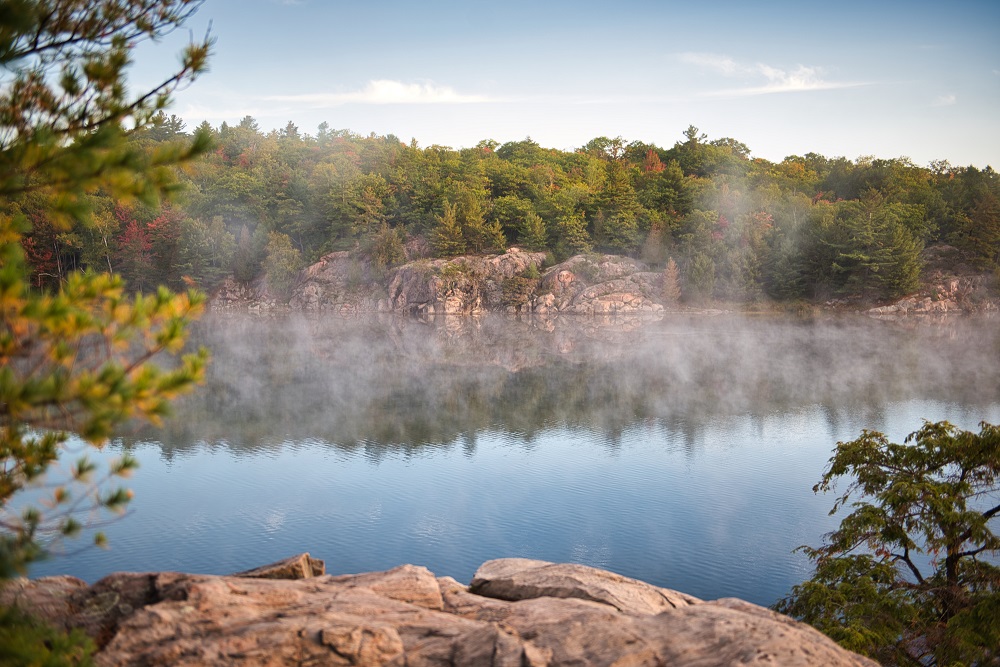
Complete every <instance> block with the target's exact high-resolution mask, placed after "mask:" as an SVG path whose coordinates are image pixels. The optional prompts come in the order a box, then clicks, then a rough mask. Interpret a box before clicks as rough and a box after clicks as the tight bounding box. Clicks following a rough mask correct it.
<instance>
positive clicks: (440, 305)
mask: <svg viewBox="0 0 1000 667" xmlns="http://www.w3.org/2000/svg"><path fill="white" fill-rule="evenodd" d="M945 248H946V247H945ZM927 255H928V258H929V261H930V262H931V264H930V266H937V267H940V266H947V265H948V262H944V261H942V260H941V257H945V258H948V257H950V255H948V253H947V252H946V250H942V247H935V248H933V249H929V250H928V251H927ZM544 262H545V255H544V254H543V253H532V252H525V251H522V250H519V249H518V248H511V249H509V250H508V251H507V252H505V253H503V254H501V255H484V256H478V255H477V256H471V255H470V256H463V257H456V258H453V259H433V260H431V259H425V260H418V261H415V262H410V263H408V264H404V265H402V266H399V267H396V268H394V269H391V270H388V271H384V272H379V271H377V270H375V269H374V268H373V267H372V266H371V265H370V264H369V263H367V262H366V261H365V260H363V259H360V258H358V257H356V256H353V255H352V254H350V253H348V252H334V253H330V254H328V255H325V256H324V257H322V258H321V259H320V260H319V261H318V262H316V263H315V264H313V265H311V266H309V267H307V268H306V269H304V270H303V271H302V272H301V273H300V275H299V278H298V280H297V282H296V284H295V286H294V288H293V290H292V292H291V294H290V295H288V296H287V297H286V298H279V297H277V296H275V295H274V294H272V293H271V291H270V290H269V289H268V286H267V282H266V280H260V281H257V282H255V283H253V284H250V285H242V284H239V283H236V282H235V281H233V280H232V279H230V280H227V281H226V282H225V283H224V284H223V285H222V286H221V287H220V288H219V289H218V290H216V292H215V293H214V294H213V295H212V298H211V301H210V302H211V306H212V308H213V309H214V310H246V311H249V312H255V313H267V312H281V311H286V310H290V311H306V312H310V311H313V312H332V313H336V314H340V315H354V314H358V313H396V314H405V315H417V316H435V315H479V314H483V313H487V312H492V313H496V312H499V313H511V314H518V315H537V316H540V317H554V316H558V315H562V314H567V315H590V316H601V317H616V316H622V315H625V316H655V317H659V316H662V314H663V313H664V312H671V311H681V312H709V313H711V312H720V311H719V308H720V306H719V305H718V304H708V305H707V306H705V305H701V306H700V307H694V306H691V305H689V304H683V303H681V302H679V301H678V300H677V297H676V294H677V285H676V284H673V285H671V284H670V282H671V281H672V280H676V278H675V277H674V278H670V277H667V276H666V273H665V272H663V271H652V270H650V268H649V267H648V266H647V265H646V264H644V263H642V262H640V261H638V260H635V259H631V258H628V257H622V256H618V255H601V254H587V255H576V256H574V257H571V258H569V259H567V260H566V261H564V262H561V263H559V264H557V265H555V266H551V267H549V268H547V269H544V270H543V269H542V266H543V264H544ZM935 262H936V264H935ZM987 282H988V280H986V279H985V278H984V276H982V275H978V274H962V275H956V274H954V273H952V272H949V271H947V270H942V269H941V268H935V269H933V270H929V271H928V272H927V275H926V276H925V280H924V287H923V288H922V289H921V290H920V291H919V292H917V293H915V294H911V295H907V296H906V297H903V298H901V299H899V300H897V301H895V302H893V303H889V304H881V305H873V304H871V303H867V304H866V303H865V302H864V301H862V300H858V299H853V300H845V299H834V300H830V301H827V302H825V303H823V304H817V305H816V306H814V307H815V308H818V309H820V310H830V311H852V312H861V313H865V314H868V315H870V316H873V317H882V318H884V317H889V318H898V317H902V316H913V315H916V316H925V315H948V314H955V313H968V312H979V311H995V310H997V304H998V299H997V296H996V294H994V293H992V291H991V290H989V289H987V287H986V286H985V284H986V283H987ZM745 305H746V304H740V306H739V307H741V308H742V307H745ZM754 307H755V308H757V309H759V307H760V304H755V305H754ZM706 308H707V310H706Z"/></svg>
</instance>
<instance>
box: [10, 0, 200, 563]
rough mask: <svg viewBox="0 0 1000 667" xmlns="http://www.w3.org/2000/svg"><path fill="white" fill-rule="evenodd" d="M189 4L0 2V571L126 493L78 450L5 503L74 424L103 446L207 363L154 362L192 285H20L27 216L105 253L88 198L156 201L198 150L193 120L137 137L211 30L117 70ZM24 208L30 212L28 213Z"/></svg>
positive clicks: (39, 471)
mask: <svg viewBox="0 0 1000 667" xmlns="http://www.w3.org/2000/svg"><path fill="white" fill-rule="evenodd" d="M198 4H199V3H198V2H194V1H192V0H98V1H95V2H85V1H83V0H58V1H55V2H40V1H32V0H19V1H17V2H10V3H5V4H4V6H3V11H2V12H0V66H2V74H0V85H2V87H0V579H2V578H6V577H9V576H11V575H12V574H14V573H15V572H24V571H25V568H26V566H27V565H28V564H29V563H30V562H31V561H32V560H35V559H37V558H39V557H41V556H43V555H44V554H45V551H46V549H45V547H43V545H42V543H41V540H42V538H44V539H45V541H46V545H47V546H48V547H51V546H52V545H53V544H54V543H58V541H59V540H60V539H61V538H68V537H74V536H76V535H77V534H79V533H80V532H81V530H82V529H84V528H86V524H85V523H84V521H85V520H86V517H92V516H94V514H95V513H97V512H99V511H104V510H108V511H112V512H121V511H123V509H124V508H125V506H126V504H127V503H128V501H129V499H130V497H131V494H130V493H129V492H128V491H126V490H125V489H121V488H115V489H112V490H109V491H102V489H101V486H102V481H104V480H102V479H97V475H96V474H95V473H96V466H95V465H94V464H93V463H91V462H90V461H89V460H88V459H87V458H86V456H84V457H81V458H80V459H79V460H78V461H77V462H76V465H75V466H74V467H73V468H72V471H71V473H70V476H69V478H68V479H65V480H58V479H46V480H45V481H46V484H47V485H48V486H50V487H51V488H52V492H51V496H50V497H49V498H47V499H46V500H45V502H44V503H43V505H42V506H41V507H34V506H27V507H14V506H13V505H12V499H13V498H14V497H15V496H16V495H17V494H18V493H19V492H20V491H21V490H23V489H25V488H26V487H28V486H29V485H31V484H33V483H35V482H37V481H39V479H40V478H41V477H42V476H43V475H44V474H45V473H46V471H47V470H48V469H49V468H50V466H51V465H52V463H54V462H55V461H56V459H57V458H58V456H59V453H60V450H61V448H62V445H63V443H65V442H66V441H67V439H68V438H69V437H70V436H69V432H70V431H72V432H75V433H76V434H78V435H79V436H80V437H81V438H82V439H83V440H84V441H85V442H87V443H89V444H91V445H94V446H97V447H100V446H101V445H103V443H104V442H105V441H106V440H107V438H108V437H109V435H110V434H111V432H112V430H113V429H114V427H115V426H116V425H118V424H121V423H122V422H124V421H126V420H130V419H140V420H147V421H152V422H154V423H155V422H158V421H159V420H160V419H161V417H162V416H163V415H164V414H165V413H166V411H167V407H168V403H169V401H170V400H171V399H173V398H174V397H176V396H177V395H179V394H181V393H183V392H185V391H188V390H189V389H191V388H192V387H193V385H194V384H195V383H197V382H199V381H200V380H201V379H202V377H203V374H204V366H205V363H206V361H207V357H208V354H207V352H206V351H204V350H201V351H199V352H197V353H193V354H186V355H183V356H181V358H180V359H179V360H177V361H176V362H173V363H172V365H171V366H170V367H168V368H160V367H158V366H156V365H154V364H152V363H150V360H151V359H152V358H153V357H155V356H157V355H161V354H163V355H167V356H170V355H173V356H180V355H181V352H182V349H183V347H184V344H185V338H186V326H187V324H188V323H189V322H190V321H191V320H192V318H194V317H197V316H198V314H199V313H200V311H201V309H202V306H203V302H204V297H203V295H201V294H199V293H196V292H191V293H188V294H183V295H178V296H174V295H173V294H171V293H170V292H169V291H167V290H166V288H162V287H161V288H160V289H158V290H154V291H153V293H151V294H148V295H146V296H143V295H138V296H135V297H134V298H132V297H128V296H126V293H125V289H124V284H123V281H122V279H121V277H120V276H112V275H109V274H96V273H79V272H71V271H68V270H64V268H63V267H62V266H60V267H59V271H58V282H57V283H56V285H55V287H56V289H55V290H54V291H53V292H51V293H40V292H37V291H33V290H31V289H30V287H29V283H28V282H27V280H26V279H27V277H28V276H29V275H31V271H30V270H29V267H28V266H27V265H26V261H25V254H26V251H27V253H28V255H29V256H30V257H31V258H32V259H33V260H34V261H36V262H37V261H39V260H42V261H45V259H46V255H45V254H44V253H42V254H39V248H38V247H37V246H36V245H35V244H34V243H32V237H31V236H28V232H29V231H34V230H32V229H31V224H30V223H31V222H35V220H36V219H37V220H39V221H42V220H44V222H45V225H46V226H47V227H48V228H49V229H51V230H52V231H54V232H56V233H57V234H58V233H62V234H66V235H67V237H72V243H73V244H74V245H77V244H79V243H82V242H83V240H84V239H85V238H86V237H85V235H82V234H75V233H73V231H74V230H73V229H72V226H73V225H76V226H77V228H78V229H81V230H86V229H90V228H93V229H94V230H95V231H96V232H97V233H95V234H93V235H91V238H93V239H100V240H101V241H102V242H103V244H104V246H105V247H104V251H102V252H99V253H92V256H94V257H99V258H100V260H99V261H100V263H103V262H108V263H109V264H110V263H111V261H112V257H118V256H119V255H118V254H116V253H114V252H112V248H111V245H112V244H111V243H110V242H109V236H110V234H111V233H112V231H113V228H114V226H115V225H114V224H113V223H112V222H111V220H110V219H109V218H108V217H107V213H108V211H109V209H108V208H105V209H103V210H98V215H97V218H96V222H95V218H94V216H92V215H91V213H92V211H94V210H95V203H96V202H100V201H102V198H103V197H110V198H112V199H113V200H115V201H116V202H120V203H126V204H131V203H132V202H135V201H138V202H140V203H142V204H145V205H146V206H148V207H150V208H151V210H155V209H156V208H157V206H158V200H159V197H160V196H162V195H164V194H170V193H172V192H176V190H177V179H176V171H175V169H174V167H175V166H176V165H177V164H178V163H179V162H182V161H186V160H188V159H189V158H192V157H194V156H196V155H198V154H200V153H202V152H204V151H205V150H206V148H207V147H208V141H209V138H208V137H207V136H206V135H204V134H198V135H196V137H195V138H194V139H193V140H192V141H185V142H183V143H179V144H174V143H170V144H159V145H156V146H155V147H153V148H152V149H148V148H149V147H148V146H144V145H143V141H140V140H139V139H140V138H141V135H142V131H143V130H144V129H145V127H146V126H147V125H149V124H150V123H154V118H156V119H159V118H160V117H159V116H157V115H156V112H158V111H159V110H160V109H162V108H163V107H164V106H165V105H166V104H167V102H168V98H169V93H170V92H171V91H172V90H174V89H175V88H176V87H177V86H178V85H182V84H186V83H187V82H189V81H190V80H191V79H192V78H194V76H195V75H197V73H198V72H200V71H202V70H203V69H204V67H205V62H206V57H207V55H208V49H209V42H208V41H207V40H206V41H204V42H202V43H200V44H192V45H191V46H189V47H188V48H187V49H186V50H185V52H184V54H183V56H182V60H181V65H180V69H179V70H178V71H177V72H176V73H174V74H172V75H170V76H169V77H168V78H167V79H166V80H165V82H164V83H163V84H161V85H159V86H157V87H155V88H153V89H152V90H148V91H145V92H143V93H139V94H138V95H136V96H135V97H128V93H127V91H128V87H127V85H126V82H125V71H126V69H127V67H128V65H129V64H130V62H131V49H132V48H133V47H134V45H135V43H136V42H137V41H139V40H141V39H156V38H158V37H159V36H161V35H163V34H166V33H167V32H169V31H171V30H173V29H175V28H176V27H178V26H179V25H180V24H181V23H182V22H183V21H184V19H185V18H187V16H189V15H190V13H191V12H192V11H193V10H194V9H195V8H196V7H197V6H198ZM155 122H156V123H158V122H159V120H157V121H155ZM127 127H131V128H132V129H131V130H126V128H127ZM145 143H148V141H147V142H145ZM26 204H31V205H32V206H34V205H36V204H37V207H36V208H34V209H31V208H27V207H26ZM26 210H33V212H34V213H35V215H32V216H31V219H30V220H29V216H28V215H27V214H26ZM102 213H103V215H102ZM128 222H130V223H134V224H133V225H132V231H133V232H135V234H136V236H135V240H136V243H135V244H134V247H133V248H132V249H133V250H134V249H138V251H139V253H140V255H141V253H143V252H146V251H147V250H148V248H146V244H147V242H148V243H152V242H153V241H161V242H166V241H167V240H169V238H171V237H172V234H166V233H165V232H166V231H167V230H168V229H172V220H171V221H166V220H162V221H160V223H157V220H152V221H150V222H149V224H148V225H146V224H140V221H138V220H135V219H130V220H129V221H128ZM168 223H169V224H168ZM160 233H164V234H165V235H164V236H161V237H157V234H160ZM144 234H149V235H151V236H152V240H150V238H148V237H147V238H145V239H144V238H143V235H144ZM67 240H69V238H67ZM122 245H123V244H122V243H118V244H117V246H118V248H117V251H118V252H120V251H121V247H122ZM56 259H57V262H59V263H61V258H56ZM150 259H151V260H155V259H157V257H156V256H153V257H150ZM153 264H155V261H154V262H153ZM101 268H103V267H101ZM135 465H136V463H135V460H134V459H132V458H131V457H128V456H125V457H123V458H122V459H120V460H119V461H117V462H113V463H111V464H110V465H109V468H108V470H107V472H106V474H105V476H104V477H105V479H107V478H116V477H124V476H126V475H128V473H129V472H130V471H131V470H132V469H133V468H134V467H135ZM81 517H84V519H83V520H81ZM94 541H95V542H96V543H97V544H103V542H104V538H103V536H102V535H101V534H100V533H98V534H97V535H96V536H95V538H94Z"/></svg>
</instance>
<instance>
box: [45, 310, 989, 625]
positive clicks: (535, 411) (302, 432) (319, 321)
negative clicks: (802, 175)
mask: <svg viewBox="0 0 1000 667" xmlns="http://www.w3.org/2000/svg"><path fill="white" fill-rule="evenodd" d="M998 324H1000V319H998V318H997V317H995V316H994V317H992V318H991V317H986V316H983V317H954V318H950V319H946V320H938V321H936V322H933V323H931V322H925V321H921V320H903V321H877V320H874V319H870V318H866V317H861V316H823V317H820V318H814V319H792V318H788V317H779V316H758V317H749V316H740V315H731V314H722V315H716V316H707V315H689V314H668V315H666V316H664V317H663V318H662V319H660V320H657V321H639V320H617V321H616V320H610V321H601V320H596V319H592V318H562V319H559V320H555V321H541V320H532V319H523V320H519V319H514V318H509V317H501V316H491V317H483V318H444V319H436V320H431V321H421V320H417V319H412V318H400V317H392V316H366V317H357V318H343V317H339V316H335V315H328V314H316V315H292V314H286V315H276V316H251V315H245V314H227V313H213V314H210V315H208V316H206V318H205V319H204V320H203V321H201V322H199V323H198V324H197V325H196V327H195V329H194V332H193V339H194V342H196V343H198V344H203V345H206V346H208V347H209V348H211V349H212V351H213V362H212V365H211V367H210V370H209V373H208V381H207V383H206V385H205V386H203V387H201V388H199V389H198V391H197V392H196V393H195V394H193V395H191V396H189V397H186V398H185V399H183V400H182V401H181V402H179V403H178V405H177V406H176V410H175V415H174V417H172V418H171V419H170V420H169V421H168V422H167V423H166V424H165V425H164V426H163V428H160V429H152V428H143V429H138V430H131V431H129V432H126V433H123V434H122V435H121V436H120V437H118V438H116V439H115V440H114V441H112V442H111V443H109V445H108V446H107V447H106V448H105V451H104V452H102V454H101V455H100V456H101V457H114V456H117V455H119V454H120V453H121V451H122V450H123V449H127V450H129V451H131V452H132V453H133V454H134V455H135V456H136V457H137V458H138V460H139V462H140V465H141V467H140V469H139V470H138V471H137V472H136V473H135V475H134V477H133V478H132V479H131V480H129V486H130V487H131V488H132V489H133V490H134V491H135V494H136V495H135V500H134V501H133V503H132V505H131V511H130V513H129V515H128V516H126V517H125V518H123V519H122V520H119V521H117V522H114V523H112V524H111V525H110V526H109V527H108V528H107V529H106V531H105V532H106V533H107V535H108V538H109V541H110V545H111V548H110V550H107V551H104V550H98V549H84V550H82V551H78V552H74V553H72V554H65V555H62V556H57V557H54V558H52V559H50V560H48V561H46V562H43V563H40V564H37V565H35V566H34V567H33V568H32V570H31V575H32V576H43V575H46V574H56V573H68V574H73V575H76V576H78V577H81V578H83V579H85V580H87V581H90V582H93V581H95V580H97V579H98V578H100V577H102V576H104V575H106V574H108V573H110V572H113V571H117V570H129V571H150V570H180V571H188V572H199V573H218V574H225V573H230V572H234V571H238V570H243V569H248V568H251V567H255V566H258V565H262V564H264V563H268V562H271V561H274V560H278V559H280V558H284V557H286V556H290V555H293V554H296V553H299V552H302V551H308V552H310V553H311V554H312V555H313V556H314V557H317V558H322V559H324V560H325V561H326V564H327V571H328V572H330V573H335V574H339V573H349V572H361V571H370V570H381V569H388V568H391V567H394V566H396V565H399V564H402V563H414V564H418V565H425V566H427V567H428V568H430V569H431V571H433V572H435V573H436V574H438V575H450V576H453V577H455V578H457V579H459V580H460V581H465V582H468V581H469V580H470V579H471V577H472V574H473V572H474V571H475V569H476V567H478V565H479V564H481V563H482V562H484V561H486V560H489V559H492V558H499V557H507V556H520V557H529V558H539V559H544V560H550V561H570V562H576V563H584V564H587V565H594V566H597V567H601V568H606V569H609V570H613V571H615V572H619V573H621V574H624V575H627V576H631V577H635V578H638V579H642V580H644V581H648V582H650V583H653V584H655V585H659V586H666V587H669V588H675V589H678V590H682V591H684V592H687V593H690V594H692V595H695V596H698V597H702V598H708V599H712V598H718V597H726V596H736V597H741V598H744V599H746V600H750V601H752V602H756V603H759V604H764V605H767V604H771V603H773V602H774V601H775V600H776V599H778V598H779V597H781V596H782V595H784V594H786V593H787V592H788V591H789V589H790V587H791V586H792V585H794V584H796V583H798V582H800V581H802V580H803V579H804V578H806V577H808V576H809V574H810V570H811V568H810V564H809V562H808V561H807V560H806V559H805V558H804V557H803V556H802V555H801V554H798V553H794V552H793V549H795V547H797V546H799V545H801V544H811V545H817V544H819V543H820V541H821V539H822V535H823V534H824V533H826V532H828V531H830V530H831V529H833V528H834V527H835V526H836V525H837V523H839V518H838V517H829V516H828V515H827V512H828V511H829V509H830V507H831V506H832V504H833V498H832V497H830V496H822V495H820V496H817V495H814V494H813V493H812V487H813V485H814V484H815V483H816V482H817V481H818V480H819V478H820V476H821V474H822V472H823V469H824V466H825V464H826V462H827V460H828V459H829V457H830V455H831V452H832V449H833V447H834V445H835V443H836V442H837V441H841V440H850V439H854V438H856V437H858V436H859V435H860V434H861V431H862V429H865V428H868V429H875V430H879V431H883V432H885V433H886V434H888V435H889V436H890V437H891V438H892V439H893V440H894V441H901V439H902V438H903V437H905V436H906V435H907V434H908V433H910V432H911V431H914V430H916V429H917V428H918V427H919V426H920V424H921V420H922V419H928V420H932V421H937V420H942V419H947V420H949V421H951V422H953V423H955V424H957V425H959V426H961V427H963V428H968V429H976V430H978V423H979V422H980V421H984V420H985V421H989V422H991V423H997V422H1000V333H998V332H1000V326H998ZM78 546H79V545H77V544H73V543H71V544H70V547H71V548H75V547H78Z"/></svg>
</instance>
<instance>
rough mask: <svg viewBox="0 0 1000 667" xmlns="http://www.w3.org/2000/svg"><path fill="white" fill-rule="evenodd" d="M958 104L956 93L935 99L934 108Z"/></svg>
mask: <svg viewBox="0 0 1000 667" xmlns="http://www.w3.org/2000/svg"><path fill="white" fill-rule="evenodd" d="M957 103H958V98H957V97H955V93H948V94H947V95H938V96H937V97H935V98H934V102H933V104H932V105H933V106H936V107H950V106H954V105H955V104H957Z"/></svg>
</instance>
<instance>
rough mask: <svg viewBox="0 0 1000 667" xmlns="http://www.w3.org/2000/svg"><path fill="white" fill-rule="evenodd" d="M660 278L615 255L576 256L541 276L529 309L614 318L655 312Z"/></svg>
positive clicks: (642, 266) (640, 266) (659, 291)
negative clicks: (537, 292) (531, 306)
mask: <svg viewBox="0 0 1000 667" xmlns="http://www.w3.org/2000/svg"><path fill="white" fill-rule="evenodd" d="M662 281H663V276H662V274H660V273H656V272H651V271H650V270H649V267H647V266H646V265H645V264H643V263H642V262H640V261H638V260H634V259H630V258H628V257H620V256H617V255H577V256H575V257H571V258H570V259H568V260H566V261H565V262H563V263H562V264H557V265H555V266H553V267H551V268H550V269H548V270H547V271H546V272H545V274H544V275H543V276H542V280H541V285H540V289H539V294H538V295H537V296H536V297H535V299H534V302H533V308H532V310H533V311H534V312H537V313H551V312H559V313H578V314H583V315H614V314H619V313H621V314H633V313H659V312H662V311H663V306H662V305H661V304H660V303H659V298H658V295H659V293H661V292H662Z"/></svg>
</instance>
